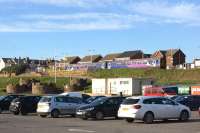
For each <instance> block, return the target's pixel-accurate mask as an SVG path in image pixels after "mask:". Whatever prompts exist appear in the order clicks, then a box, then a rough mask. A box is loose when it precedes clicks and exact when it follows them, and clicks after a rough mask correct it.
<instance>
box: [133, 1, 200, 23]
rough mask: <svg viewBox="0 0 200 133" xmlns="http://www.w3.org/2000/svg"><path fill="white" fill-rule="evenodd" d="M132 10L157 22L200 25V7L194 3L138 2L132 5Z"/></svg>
mask: <svg viewBox="0 0 200 133" xmlns="http://www.w3.org/2000/svg"><path fill="white" fill-rule="evenodd" d="M130 10H131V11H132V12H134V13H138V14H140V15H142V16H144V17H149V18H151V19H150V20H151V21H155V22H157V21H160V22H164V23H179V24H180V23H185V24H189V25H193V24H198V23H200V5H195V4H192V3H185V2H181V3H175V4H170V3H168V2H138V3H134V4H132V5H131V6H130Z"/></svg>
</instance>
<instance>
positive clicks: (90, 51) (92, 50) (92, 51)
mask: <svg viewBox="0 0 200 133" xmlns="http://www.w3.org/2000/svg"><path fill="white" fill-rule="evenodd" d="M88 51H89V53H90V61H91V63H92V62H93V61H92V53H94V52H95V50H94V49H89V50H88Z"/></svg>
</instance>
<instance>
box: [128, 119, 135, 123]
mask: <svg viewBox="0 0 200 133" xmlns="http://www.w3.org/2000/svg"><path fill="white" fill-rule="evenodd" d="M126 122H128V123H133V122H134V119H132V118H127V119H126Z"/></svg>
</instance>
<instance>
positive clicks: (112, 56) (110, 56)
mask: <svg viewBox="0 0 200 133" xmlns="http://www.w3.org/2000/svg"><path fill="white" fill-rule="evenodd" d="M120 55H121V53H113V54H108V55H106V56H105V57H104V58H102V59H101V61H102V62H112V61H115V59H116V58H117V57H119V56H120Z"/></svg>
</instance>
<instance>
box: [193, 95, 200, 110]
mask: <svg viewBox="0 0 200 133" xmlns="http://www.w3.org/2000/svg"><path fill="white" fill-rule="evenodd" d="M199 107H200V96H193V109H194V110H198V109H199Z"/></svg>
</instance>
